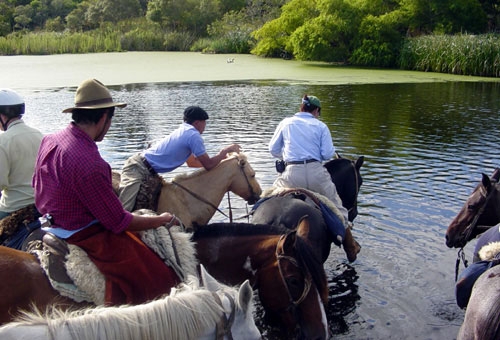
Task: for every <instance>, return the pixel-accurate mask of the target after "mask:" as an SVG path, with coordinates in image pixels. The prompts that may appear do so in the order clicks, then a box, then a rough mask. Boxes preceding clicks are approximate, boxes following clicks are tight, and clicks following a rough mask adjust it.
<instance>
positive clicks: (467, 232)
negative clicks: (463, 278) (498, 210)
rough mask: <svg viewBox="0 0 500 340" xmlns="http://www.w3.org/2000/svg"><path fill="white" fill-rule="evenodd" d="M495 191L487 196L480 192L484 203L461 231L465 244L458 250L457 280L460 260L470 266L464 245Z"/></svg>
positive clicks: (465, 265)
mask: <svg viewBox="0 0 500 340" xmlns="http://www.w3.org/2000/svg"><path fill="white" fill-rule="evenodd" d="M494 192H495V190H490V192H489V193H488V194H487V195H486V197H485V195H484V194H483V192H482V191H481V192H480V194H481V196H483V197H485V199H484V203H483V205H482V206H481V208H479V210H478V211H477V213H476V215H475V216H474V218H473V219H472V222H471V223H470V224H469V225H468V226H467V228H465V230H464V231H463V232H462V233H461V236H462V237H461V239H462V240H463V243H464V244H463V245H462V246H461V247H460V249H459V250H458V254H457V261H456V263H455V281H457V278H458V269H459V266H460V261H462V262H463V264H464V267H465V268H467V266H468V262H467V260H466V259H465V253H464V247H465V245H466V244H467V241H468V240H469V238H470V236H471V235H472V232H473V231H474V230H475V229H476V227H477V221H478V220H479V218H480V217H481V215H482V214H483V212H484V209H486V206H487V205H488V202H489V201H490V199H491V197H492V196H493V193H494Z"/></svg>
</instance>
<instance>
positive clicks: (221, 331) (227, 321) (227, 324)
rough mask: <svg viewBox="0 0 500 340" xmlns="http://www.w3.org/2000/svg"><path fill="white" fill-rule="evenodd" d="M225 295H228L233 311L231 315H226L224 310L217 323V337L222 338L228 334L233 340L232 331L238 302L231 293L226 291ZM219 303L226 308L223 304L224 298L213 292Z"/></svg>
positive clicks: (220, 339)
mask: <svg viewBox="0 0 500 340" xmlns="http://www.w3.org/2000/svg"><path fill="white" fill-rule="evenodd" d="M223 293H224V296H225V297H227V299H228V300H229V303H230V304H231V313H229V316H227V315H226V312H225V311H224V312H223V313H222V316H221V318H220V320H219V321H218V322H217V323H216V324H215V339H216V340H222V339H224V337H225V336H226V337H227V338H228V339H229V340H233V333H232V332H231V327H233V323H234V319H235V316H236V304H235V302H234V299H233V297H232V296H231V295H229V294H228V293H226V292H223ZM212 294H213V296H214V298H215V300H216V301H217V303H218V304H219V305H220V306H221V307H222V309H223V310H224V306H223V305H222V300H221V298H220V297H219V295H218V294H217V293H216V292H213V293H212Z"/></svg>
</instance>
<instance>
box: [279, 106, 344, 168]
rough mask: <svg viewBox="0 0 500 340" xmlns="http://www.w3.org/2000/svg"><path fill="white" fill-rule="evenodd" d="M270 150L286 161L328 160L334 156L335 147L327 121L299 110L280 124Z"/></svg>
mask: <svg viewBox="0 0 500 340" xmlns="http://www.w3.org/2000/svg"><path fill="white" fill-rule="evenodd" d="M269 152H270V153H271V155H272V156H273V157H276V158H280V159H283V160H284V161H286V162H292V161H304V160H308V159H316V160H318V161H326V160H329V159H331V158H332V157H333V155H334V153H335V147H334V146H333V142H332V136H331V134H330V130H329V129H328V127H327V126H326V124H325V123H323V122H322V121H320V120H319V119H316V118H315V117H314V116H313V115H312V114H310V113H308V112H298V113H296V114H295V115H293V116H292V117H288V118H285V119H283V120H282V121H281V122H280V123H279V124H278V127H277V128H276V130H275V131H274V135H273V137H272V138H271V141H270V142H269Z"/></svg>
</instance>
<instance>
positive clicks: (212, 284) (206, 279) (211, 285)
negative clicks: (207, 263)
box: [200, 264, 221, 292]
mask: <svg viewBox="0 0 500 340" xmlns="http://www.w3.org/2000/svg"><path fill="white" fill-rule="evenodd" d="M200 274H201V282H203V286H204V287H205V288H206V289H207V290H209V291H211V292H216V291H218V290H220V289H221V284H220V283H219V282H218V281H217V280H216V279H214V278H213V277H212V275H210V274H209V273H208V272H207V271H206V269H205V267H204V266H203V265H202V264H200Z"/></svg>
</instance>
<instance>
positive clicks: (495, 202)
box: [446, 168, 500, 248]
mask: <svg viewBox="0 0 500 340" xmlns="http://www.w3.org/2000/svg"><path fill="white" fill-rule="evenodd" d="M499 179H500V169H498V168H497V169H495V171H493V174H492V175H491V178H490V177H488V176H487V175H485V174H482V179H481V182H479V184H478V185H477V186H476V188H475V189H474V191H473V192H472V194H470V196H469V197H468V198H467V201H466V202H465V204H464V205H463V207H462V209H461V210H460V212H459V213H458V215H457V216H456V217H455V218H454V219H453V220H452V221H451V223H450V225H449V226H448V229H447V230H446V245H447V246H448V247H450V248H453V247H454V248H462V247H464V246H465V244H466V243H467V242H469V241H470V240H472V239H474V238H475V237H476V236H477V235H479V234H481V233H483V232H484V231H485V230H486V229H488V228H490V227H492V226H494V225H496V224H498V223H499V222H500V184H499V183H498V180H499Z"/></svg>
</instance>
